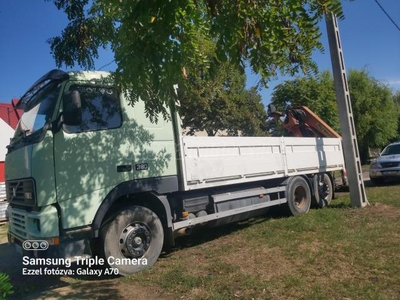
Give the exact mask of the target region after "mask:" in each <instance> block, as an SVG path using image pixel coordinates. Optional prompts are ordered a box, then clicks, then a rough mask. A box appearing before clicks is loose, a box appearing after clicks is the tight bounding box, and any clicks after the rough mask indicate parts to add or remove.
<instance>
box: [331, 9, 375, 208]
mask: <svg viewBox="0 0 400 300" xmlns="http://www.w3.org/2000/svg"><path fill="white" fill-rule="evenodd" d="M325 21H326V29H327V32H328V40H329V50H330V54H331V61H332V70H333V79H334V81H335V90H336V101H337V104H338V108H339V120H340V128H341V129H342V137H343V150H344V159H345V163H346V170H347V178H348V182H349V189H350V198H351V205H352V206H356V207H364V206H366V205H367V204H368V200H367V196H366V194H365V188H364V181H363V176H362V170H361V162H360V155H359V152H358V145H357V136H356V128H355V126H354V118H353V110H352V108H351V101H350V93H349V86H348V83H347V76H346V69H345V65H344V56H343V51H342V45H341V42H340V34H339V27H338V21H337V18H336V16H335V15H334V14H330V15H325Z"/></svg>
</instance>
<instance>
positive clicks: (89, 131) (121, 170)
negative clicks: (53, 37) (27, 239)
mask: <svg viewBox="0 0 400 300" xmlns="http://www.w3.org/2000/svg"><path fill="white" fill-rule="evenodd" d="M71 91H74V92H79V95H80V101H81V114H82V118H81V119H82V120H81V124H79V125H76V126H71V125H66V124H62V128H61V130H60V131H59V132H58V133H57V134H56V135H55V137H54V161H55V170H56V172H55V173H56V186H57V187H56V190H57V200H58V203H59V205H60V208H61V221H62V227H63V228H64V229H67V228H73V227H79V226H85V225H88V224H90V222H91V221H92V220H93V218H94V215H95V214H96V212H97V209H98V208H99V206H100V204H101V202H102V200H103V199H104V198H105V197H106V195H107V194H108V193H109V192H110V190H112V189H113V188H114V187H115V186H116V185H118V184H119V183H121V182H124V181H127V180H129V179H130V178H131V173H132V172H131V169H132V166H131V161H132V160H131V158H130V156H131V155H130V151H129V141H126V139H124V134H123V130H121V127H122V125H123V116H122V111H121V103H120V102H121V99H120V95H119V93H118V92H117V91H116V90H115V89H113V88H112V87H108V86H95V85H91V84H86V83H85V84H83V83H82V84H80V83H78V82H71V83H69V84H67V86H66V90H65V92H71Z"/></svg>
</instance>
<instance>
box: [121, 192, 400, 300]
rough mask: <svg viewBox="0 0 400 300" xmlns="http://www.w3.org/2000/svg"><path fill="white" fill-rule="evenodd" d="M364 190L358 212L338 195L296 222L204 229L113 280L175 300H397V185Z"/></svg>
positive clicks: (275, 219)
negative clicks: (144, 265)
mask: <svg viewBox="0 0 400 300" xmlns="http://www.w3.org/2000/svg"><path fill="white" fill-rule="evenodd" d="M366 191H367V196H368V199H369V201H370V204H371V205H370V206H368V207H367V208H364V209H354V208H351V207H350V199H349V195H348V194H347V193H344V194H340V195H339V196H338V199H336V200H334V201H333V203H332V206H331V207H329V208H325V209H315V210H311V211H310V212H309V213H308V214H306V215H303V216H299V217H281V216H279V214H276V213H275V214H274V213H272V216H266V217H265V218H257V219H252V220H250V221H247V222H242V223H239V224H231V225H227V226H224V227H220V228H213V229H206V228H205V229H203V230H202V231H201V232H200V233H197V234H194V235H192V236H189V237H185V238H182V239H181V240H179V241H178V245H177V248H176V249H175V250H174V251H173V252H172V253H169V254H168V255H167V256H164V257H162V258H160V259H159V261H158V262H157V263H156V265H155V266H154V267H153V268H151V269H150V270H148V271H145V272H142V273H139V274H137V275H133V276H131V277H129V278H121V279H120V280H121V281H122V282H123V283H128V282H130V281H134V282H135V283H140V284H141V285H147V286H151V287H156V288H157V289H158V290H164V291H165V292H168V293H172V294H174V295H175V296H176V298H177V299H178V298H184V299H398V297H399V295H400V264H399V262H400V252H399V249H400V185H388V186H382V187H367V190H366ZM122 282H121V283H122Z"/></svg>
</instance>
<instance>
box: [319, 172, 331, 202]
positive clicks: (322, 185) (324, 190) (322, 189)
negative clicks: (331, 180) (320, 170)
mask: <svg viewBox="0 0 400 300" xmlns="http://www.w3.org/2000/svg"><path fill="white" fill-rule="evenodd" d="M329 193H330V190H329V185H328V184H327V183H326V182H325V180H324V179H323V178H321V177H320V180H318V194H319V197H320V198H321V199H323V200H327V199H328V197H329Z"/></svg>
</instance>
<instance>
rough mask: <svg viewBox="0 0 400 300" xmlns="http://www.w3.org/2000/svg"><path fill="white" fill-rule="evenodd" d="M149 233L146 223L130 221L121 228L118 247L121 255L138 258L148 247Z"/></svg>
mask: <svg viewBox="0 0 400 300" xmlns="http://www.w3.org/2000/svg"><path fill="white" fill-rule="evenodd" d="M150 242H151V233H150V230H149V228H148V227H147V226H146V224H143V223H132V224H129V225H128V226H126V227H125V228H124V230H122V233H121V234H120V238H119V247H120V250H121V253H122V255H124V256H125V257H129V258H140V257H142V256H143V255H144V254H145V253H146V251H147V250H148V249H149V247H150Z"/></svg>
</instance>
